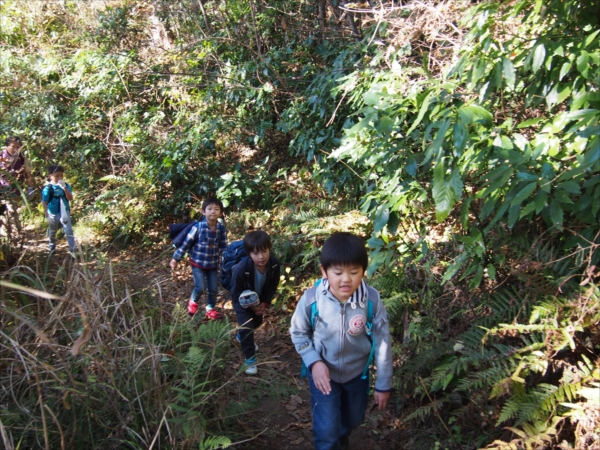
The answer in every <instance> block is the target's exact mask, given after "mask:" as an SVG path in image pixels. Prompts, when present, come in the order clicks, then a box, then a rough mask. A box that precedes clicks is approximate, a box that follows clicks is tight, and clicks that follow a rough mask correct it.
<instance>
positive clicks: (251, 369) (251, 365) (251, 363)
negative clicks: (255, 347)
mask: <svg viewBox="0 0 600 450" xmlns="http://www.w3.org/2000/svg"><path fill="white" fill-rule="evenodd" d="M244 364H246V370H244V373H245V374H246V375H256V374H257V373H258V367H256V358H250V359H247V360H246V361H245V362H244Z"/></svg>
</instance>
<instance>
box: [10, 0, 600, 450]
mask: <svg viewBox="0 0 600 450" xmlns="http://www.w3.org/2000/svg"><path fill="white" fill-rule="evenodd" d="M599 11H600V4H599V3H598V1H596V0H589V1H584V2H578V1H574V0H549V1H541V0H515V1H504V2H496V1H481V2H474V3H472V2H470V1H463V0H448V1H442V2H440V1H433V0H421V1H407V2H397V1H379V2H340V1H336V0H314V1H293V0H292V1H290V0H287V1H278V0H275V1H267V0H253V1H250V2H247V1H238V0H227V1H224V0H214V1H209V0H201V1H198V0H181V1H179V2H170V1H167V0H154V1H152V2H143V1H133V0H111V1H107V2H95V1H92V2H79V1H63V2H31V1H24V0H5V1H3V2H0V59H1V61H2V63H1V64H0V87H1V89H2V95H0V107H1V109H0V136H1V137H2V138H5V137H7V136H9V135H14V134H17V135H20V136H21V137H22V138H23V141H24V142H25V143H26V147H25V152H26V156H27V157H28V159H29V160H30V163H31V165H32V167H33V175H34V178H35V180H36V183H38V184H39V186H36V187H38V188H39V187H41V186H42V184H43V179H44V178H45V176H44V174H45V167H44V166H45V165H46V164H47V163H49V162H60V163H61V164H64V165H65V167H66V174H65V175H66V178H67V179H68V181H69V183H70V184H71V185H72V186H73V187H74V189H75V200H74V202H73V205H72V206H73V216H74V219H75V220H76V222H77V223H76V226H75V230H76V236H77V239H78V241H79V243H80V248H79V249H78V253H77V256H76V259H75V260H70V259H68V258H66V254H65V253H61V252H59V253H58V254H57V255H55V256H53V257H52V258H48V256H47V253H45V251H44V247H45V242H44V238H43V234H44V227H45V224H44V223H43V219H42V214H41V210H40V209H39V207H37V208H36V206H37V205H35V204H32V205H31V212H28V213H24V216H23V218H24V222H25V223H26V224H27V226H28V231H27V233H28V234H27V238H28V239H27V242H25V246H24V248H23V249H21V248H20V246H19V245H14V243H13V242H11V241H10V238H9V237H7V236H0V238H1V247H2V248H1V251H2V253H1V254H2V258H0V264H1V268H2V273H1V279H0V285H1V289H2V298H1V299H0V322H1V324H2V327H1V331H0V332H1V333H2V334H1V338H0V378H1V383H0V385H1V386H2V388H1V389H2V390H1V392H0V437H1V438H2V443H3V444H4V446H5V447H6V448H11V449H12V448H82V447H89V448H203V449H209V448H214V449H216V448H225V447H227V446H230V445H233V444H237V446H238V447H240V446H244V445H245V446H248V448H253V447H252V446H253V445H258V443H260V445H263V444H264V443H265V442H267V443H269V445H271V444H272V443H273V442H276V443H277V444H278V445H283V444H282V442H284V441H283V440H282V439H283V438H284V437H285V436H287V435H289V436H291V437H293V439H291V440H290V439H287V440H286V441H285V444H286V445H289V446H290V448H294V446H296V447H297V448H308V447H310V429H309V428H307V423H308V422H307V421H308V420H309V416H308V415H307V414H306V409H302V408H306V403H305V402H306V397H305V396H304V397H303V395H305V393H303V391H302V389H300V388H299V386H300V384H298V383H296V381H295V380H296V378H295V377H296V375H295V371H294V369H293V364H295V362H294V361H295V360H294V355H293V352H291V349H290V348H289V347H279V346H277V345H278V344H279V343H282V342H285V341H286V339H287V335H286V333H287V331H286V330H287V321H288V320H289V316H290V313H291V311H292V310H293V308H294V306H295V303H296V301H297V300H298V298H299V295H300V294H301V292H302V291H303V290H304V289H305V288H306V287H308V286H310V285H312V283H313V282H314V280H315V278H316V276H317V274H318V273H319V272H318V265H317V261H318V255H319V251H320V247H321V245H322V243H323V242H324V240H325V239H327V237H328V236H329V235H330V234H331V233H332V232H334V231H337V230H343V231H352V232H354V233H356V234H358V235H359V236H361V237H363V238H364V239H365V242H366V243H367V246H368V249H369V257H370V264H369V268H368V271H367V276H368V279H369V282H370V283H371V284H373V285H374V286H375V287H376V288H377V289H378V290H379V291H380V292H381V293H382V298H384V299H385V304H386V307H387V309H388V311H389V313H390V325H391V328H392V334H393V339H394V345H393V352H394V369H395V370H394V379H393V383H394V393H393V397H392V401H391V403H392V404H391V405H390V407H389V408H388V410H387V411H386V413H385V414H384V415H382V416H376V417H373V418H372V420H371V419H368V420H367V421H366V423H365V426H364V427H361V430H360V432H361V433H362V434H359V435H358V437H357V439H358V441H357V442H358V443H359V445H360V447H361V448H365V447H366V448H376V447H375V445H378V446H380V447H381V448H382V449H385V448H386V445H388V447H387V448H394V449H395V448H401V447H400V446H398V445H397V444H398V443H400V444H401V445H404V446H405V448H419V449H420V448H423V449H448V450H454V449H464V450H470V449H475V448H485V449H489V450H492V449H495V450H504V449H536V450H538V449H539V450H542V449H550V448H552V449H554V448H557V449H561V450H566V449H572V450H583V449H586V450H588V449H595V450H598V449H600V398H599V397H598V395H597V393H598V392H599V391H600V362H599V361H600V305H599V301H600V300H599V298H600V293H599V292H598V288H597V281H598V275H599V272H598V267H599V260H600V249H599V246H600V220H599V218H600V133H599V129H600V128H599V127H600V97H599V96H598V92H599V91H598V90H599V88H600V78H599V77H600V69H599V68H600V31H599V30H600V26H599V22H598V20H599V19H598V18H599V17H600V14H599ZM2 173H4V172H2ZM21 191H22V192H24V191H23V189H21ZM209 194H215V195H217V196H218V197H219V198H221V199H222V200H223V201H224V202H225V204H226V213H227V214H226V217H225V220H226V223H227V226H228V229H229V232H230V240H234V239H240V238H242V237H243V236H244V234H245V233H246V231H248V230H251V229H259V228H260V229H263V230H265V231H267V232H268V233H269V234H270V235H271V236H272V238H273V242H274V249H273V251H274V253H275V254H276V255H277V256H278V258H279V259H280V260H281V261H282V263H283V264H284V266H285V270H284V271H283V272H282V273H283V276H282V279H281V282H280V286H279V291H278V297H277V300H276V302H275V305H274V307H273V311H272V321H271V322H269V326H267V327H264V329H263V331H262V333H263V334H262V335H260V339H259V343H260V344H261V345H264V348H265V356H267V355H268V358H269V359H268V361H269V362H268V363H267V361H265V364H264V366H265V367H264V370H261V373H264V374H265V377H264V378H260V381H258V380H256V382H255V383H254V384H253V382H252V381H251V380H249V379H248V378H246V377H245V376H244V375H242V374H240V366H239V364H240V360H239V358H240V355H239V351H238V350H237V348H236V347H235V344H234V343H232V340H231V334H232V330H233V326H232V322H233V320H232V316H231V311H230V310H227V309H226V303H224V304H223V307H224V308H225V310H226V311H228V312H227V314H226V315H227V317H228V318H229V319H230V323H227V322H218V323H212V322H211V323H202V324H200V323H197V322H196V323H194V322H191V321H190V320H189V319H188V317H187V316H186V313H185V311H184V308H183V306H184V305H185V299H186V298H187V296H188V295H189V289H190V277H189V273H188V269H189V268H187V267H183V268H182V269H181V271H178V272H176V273H171V271H170V270H169V269H168V268H167V266H166V264H167V261H168V259H169V257H170V252H171V251H172V249H171V248H170V243H169V242H168V240H167V238H166V234H167V233H166V230H167V227H168V224H169V223H171V222H184V221H188V220H191V219H197V218H199V217H200V209H199V204H200V202H201V201H202V200H203V199H204V198H205V197H206V196H207V195H209ZM24 200H25V199H24ZM38 200H39V199H38ZM22 211H23V209H22ZM276 344H277V345H276ZM284 359H285V361H284ZM296 362H297V361H296ZM286 364H287V365H286ZM292 380H294V381H293V382H292ZM253 392H254V394H253ZM256 392H260V395H257V394H256ZM295 396H296V397H295ZM265 402H266V403H265ZM303 402H304V403H303ZM259 404H262V407H263V409H264V408H266V409H268V410H270V411H271V410H273V411H277V410H278V409H277V408H278V407H281V406H282V405H283V407H284V408H285V409H286V410H287V411H289V412H290V413H291V412H296V411H298V410H299V409H302V410H303V411H304V412H303V413H297V412H296V414H298V417H295V416H293V415H290V414H288V416H289V417H290V418H292V419H294V421H293V422H291V423H286V424H285V426H284V428H285V427H286V426H288V425H289V427H288V428H285V430H284V431H283V432H281V433H280V434H277V433H275V431H276V430H278V427H277V426H278V425H282V424H281V423H276V422H270V423H267V422H262V423H261V422H260V420H258V421H257V416H258V414H257V411H258V410H257V408H258V406H257V405H259ZM265 405H267V406H265ZM269 417H270V416H269ZM261 426H262V427H261ZM265 428H266V429H267V431H268V432H263V430H264V429H265ZM269 432H273V434H272V433H269ZM301 438H302V439H301ZM265 439H272V440H271V441H268V440H266V441H265ZM303 446H304V447H303Z"/></svg>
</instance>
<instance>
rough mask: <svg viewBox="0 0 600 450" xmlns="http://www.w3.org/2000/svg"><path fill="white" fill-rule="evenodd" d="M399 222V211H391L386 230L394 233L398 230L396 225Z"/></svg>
mask: <svg viewBox="0 0 600 450" xmlns="http://www.w3.org/2000/svg"><path fill="white" fill-rule="evenodd" d="M399 224H400V213H399V212H398V211H392V212H391V213H390V218H389V220H388V223H387V227H388V231H389V232H390V234H396V233H397V232H398V225H399Z"/></svg>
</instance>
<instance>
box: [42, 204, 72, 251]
mask: <svg viewBox="0 0 600 450" xmlns="http://www.w3.org/2000/svg"><path fill="white" fill-rule="evenodd" d="M46 221H47V222H48V240H49V241H50V251H54V250H55V249H56V232H57V231H58V229H59V228H60V227H62V229H63V231H64V232H65V236H66V238H67V243H68V244H69V251H70V252H74V251H75V236H73V226H72V225H71V217H69V220H67V221H65V223H62V222H61V221H60V213H59V214H50V213H48V216H47V217H46Z"/></svg>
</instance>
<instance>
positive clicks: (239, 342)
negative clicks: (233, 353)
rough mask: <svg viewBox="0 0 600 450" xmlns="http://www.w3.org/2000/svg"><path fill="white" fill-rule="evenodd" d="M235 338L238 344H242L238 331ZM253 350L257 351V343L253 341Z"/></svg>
mask: <svg viewBox="0 0 600 450" xmlns="http://www.w3.org/2000/svg"><path fill="white" fill-rule="evenodd" d="M235 340H236V341H238V344H240V345H242V340H241V339H240V333H238V334H236V335H235ZM254 351H255V352H257V351H258V344H257V343H256V342H255V343H254Z"/></svg>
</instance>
